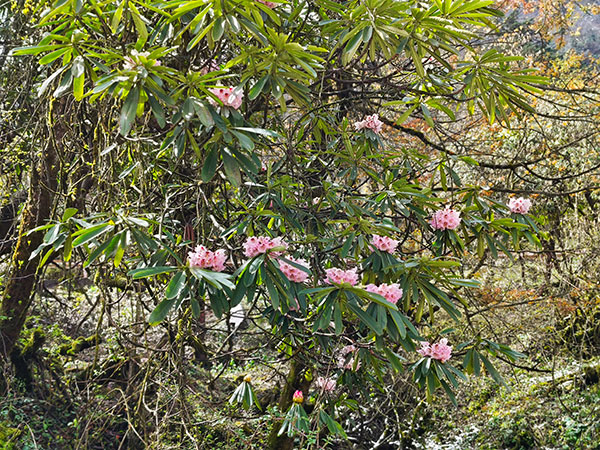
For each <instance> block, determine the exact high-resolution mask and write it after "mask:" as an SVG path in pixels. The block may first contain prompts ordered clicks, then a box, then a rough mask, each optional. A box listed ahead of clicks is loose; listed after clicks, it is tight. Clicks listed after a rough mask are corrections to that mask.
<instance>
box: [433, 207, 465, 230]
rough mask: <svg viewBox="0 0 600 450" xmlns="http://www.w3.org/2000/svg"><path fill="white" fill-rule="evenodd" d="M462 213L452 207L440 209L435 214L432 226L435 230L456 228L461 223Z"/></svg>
mask: <svg viewBox="0 0 600 450" xmlns="http://www.w3.org/2000/svg"><path fill="white" fill-rule="evenodd" d="M460 221H461V219H460V213H459V212H458V211H455V210H453V209H450V208H446V209H440V210H439V211H436V212H435V213H434V214H433V217H432V218H431V222H429V223H430V224H431V226H432V227H433V228H434V229H435V230H454V229H455V228H458V226H459V225H460Z"/></svg>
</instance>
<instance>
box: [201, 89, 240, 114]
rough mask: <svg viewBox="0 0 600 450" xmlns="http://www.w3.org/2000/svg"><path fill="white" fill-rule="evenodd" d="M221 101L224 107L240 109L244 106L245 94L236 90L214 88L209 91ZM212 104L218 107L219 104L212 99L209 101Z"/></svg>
mask: <svg viewBox="0 0 600 450" xmlns="http://www.w3.org/2000/svg"><path fill="white" fill-rule="evenodd" d="M209 91H210V92H212V93H213V94H214V95H215V96H216V97H217V98H218V99H219V100H221V101H222V102H223V105H224V106H229V107H231V108H233V109H238V108H239V107H240V106H242V99H243V98H244V94H242V93H241V92H239V91H237V90H235V88H232V87H230V88H213V89H209ZM208 101H209V102H210V103H211V104H213V105H215V106H217V102H216V101H215V100H214V99H213V98H212V97H211V98H209V100H208Z"/></svg>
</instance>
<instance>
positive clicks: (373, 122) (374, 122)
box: [354, 114, 383, 133]
mask: <svg viewBox="0 0 600 450" xmlns="http://www.w3.org/2000/svg"><path fill="white" fill-rule="evenodd" d="M382 126H383V122H382V121H381V120H379V115H378V114H373V115H371V116H367V117H365V118H364V119H363V120H361V121H359V122H354V128H355V129H356V131H360V130H362V129H363V128H366V129H368V130H371V131H373V132H374V133H381V128H382Z"/></svg>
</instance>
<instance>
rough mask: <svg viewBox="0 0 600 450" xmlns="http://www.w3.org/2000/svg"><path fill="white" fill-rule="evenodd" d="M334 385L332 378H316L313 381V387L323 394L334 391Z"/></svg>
mask: <svg viewBox="0 0 600 450" xmlns="http://www.w3.org/2000/svg"><path fill="white" fill-rule="evenodd" d="M336 385H337V383H336V381H335V380H334V379H333V378H325V377H317V379H316V380H315V386H317V388H319V390H321V391H324V392H333V391H335V387H336Z"/></svg>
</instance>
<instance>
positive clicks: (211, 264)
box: [188, 245, 227, 272]
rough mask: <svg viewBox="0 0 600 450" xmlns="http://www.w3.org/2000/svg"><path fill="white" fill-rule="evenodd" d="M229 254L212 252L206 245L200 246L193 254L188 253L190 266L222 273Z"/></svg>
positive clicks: (220, 251)
mask: <svg viewBox="0 0 600 450" xmlns="http://www.w3.org/2000/svg"><path fill="white" fill-rule="evenodd" d="M226 260H227V252H226V251H225V250H222V249H220V250H217V251H214V252H213V251H210V250H208V249H207V248H206V247H205V246H204V245H198V246H197V247H196V249H195V250H194V251H193V252H189V253H188V261H189V262H190V266H192V267H199V268H201V269H212V270H214V271H215V272H221V271H223V270H224V269H225V261H226Z"/></svg>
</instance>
